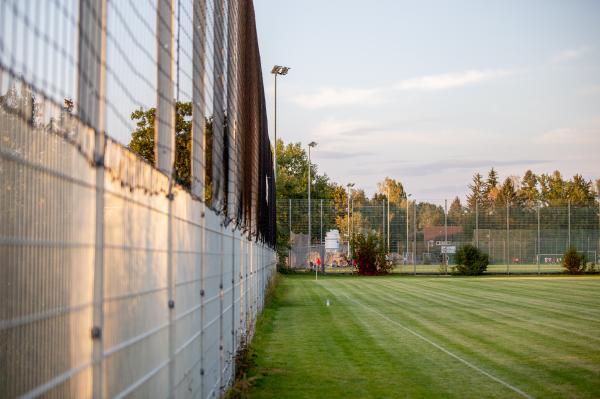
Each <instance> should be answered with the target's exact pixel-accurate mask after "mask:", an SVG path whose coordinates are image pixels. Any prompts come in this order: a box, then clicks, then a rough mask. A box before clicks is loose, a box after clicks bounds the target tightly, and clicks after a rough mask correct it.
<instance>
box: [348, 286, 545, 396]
mask: <svg viewBox="0 0 600 399" xmlns="http://www.w3.org/2000/svg"><path fill="white" fill-rule="evenodd" d="M342 295H343V296H345V297H346V298H347V299H349V300H350V301H352V302H354V303H357V304H358V305H361V306H362V307H364V308H366V309H368V310H369V311H371V312H373V313H376V314H377V315H379V316H380V317H382V318H383V319H385V320H387V321H389V322H390V323H392V324H395V325H397V326H398V327H400V328H402V329H403V330H405V331H408V332H409V333H411V334H412V335H414V336H415V337H418V338H421V339H422V340H423V341H425V342H427V343H428V344H430V345H432V346H434V347H436V348H437V349H439V350H441V351H442V352H444V353H445V354H447V355H448V356H452V357H453V358H455V359H456V360H458V361H459V362H461V363H463V364H464V365H466V366H468V367H470V368H472V369H473V370H475V371H478V372H480V373H481V374H483V375H485V376H486V377H488V378H490V379H492V380H494V381H496V382H497V383H500V384H502V385H504V386H505V387H507V388H508V389H510V390H512V391H515V392H516V393H518V394H519V395H521V396H523V397H525V398H528V399H533V396H531V395H528V394H527V393H525V392H523V391H521V390H520V389H519V388H517V387H515V386H512V385H510V384H509V383H508V382H506V381H503V380H501V379H500V378H498V377H496V376H494V375H492V374H490V373H488V372H487V371H485V370H482V369H480V368H479V367H477V366H475V365H474V364H473V363H471V362H469V361H468V360H465V359H463V358H462V357H460V356H458V355H457V354H455V353H453V352H450V351H449V350H448V349H446V348H444V347H443V346H441V345H439V344H436V343H435V342H433V341H432V340H430V339H429V338H427V337H425V336H423V335H421V334H419V333H418V332H416V331H414V330H411V329H410V328H408V327H405V326H404V325H402V324H400V323H399V322H397V321H396V320H393V319H390V318H389V317H387V316H386V315H384V314H383V313H380V312H379V311H377V310H376V309H373V308H372V307H370V306H368V305H365V304H364V303H361V302H359V301H357V300H355V299H352V298H350V297H349V296H348V295H346V294H342Z"/></svg>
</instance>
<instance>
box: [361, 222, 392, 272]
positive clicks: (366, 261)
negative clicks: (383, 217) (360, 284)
mask: <svg viewBox="0 0 600 399" xmlns="http://www.w3.org/2000/svg"><path fill="white" fill-rule="evenodd" d="M352 259H353V260H354V261H355V263H356V268H357V270H358V274H362V275H365V276H374V275H378V274H386V273H389V272H390V271H391V270H392V263H391V262H390V261H388V260H387V259H386V258H385V247H384V244H383V240H381V238H380V237H379V235H378V234H377V233H375V232H368V233H367V234H362V233H358V234H355V235H354V236H353V237H352Z"/></svg>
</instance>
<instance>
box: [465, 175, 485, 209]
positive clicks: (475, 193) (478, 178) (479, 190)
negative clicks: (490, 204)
mask: <svg viewBox="0 0 600 399" xmlns="http://www.w3.org/2000/svg"><path fill="white" fill-rule="evenodd" d="M469 190H471V193H470V194H468V195H467V206H468V207H469V209H472V210H475V208H476V207H477V204H479V205H481V204H482V202H483V199H484V196H485V182H484V181H483V176H482V175H481V174H480V173H475V174H474V175H473V183H472V184H469Z"/></svg>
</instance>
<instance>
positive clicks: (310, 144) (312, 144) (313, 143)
mask: <svg viewBox="0 0 600 399" xmlns="http://www.w3.org/2000/svg"><path fill="white" fill-rule="evenodd" d="M308 146H309V147H316V146H317V142H316V141H311V142H310V143H308Z"/></svg>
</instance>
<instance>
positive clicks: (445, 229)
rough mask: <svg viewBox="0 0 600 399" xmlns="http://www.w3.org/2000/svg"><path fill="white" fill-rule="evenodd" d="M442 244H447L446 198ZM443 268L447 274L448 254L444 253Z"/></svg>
mask: <svg viewBox="0 0 600 399" xmlns="http://www.w3.org/2000/svg"><path fill="white" fill-rule="evenodd" d="M444 245H448V200H447V199H444ZM443 261H444V269H445V270H446V274H448V254H447V253H444V257H443Z"/></svg>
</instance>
